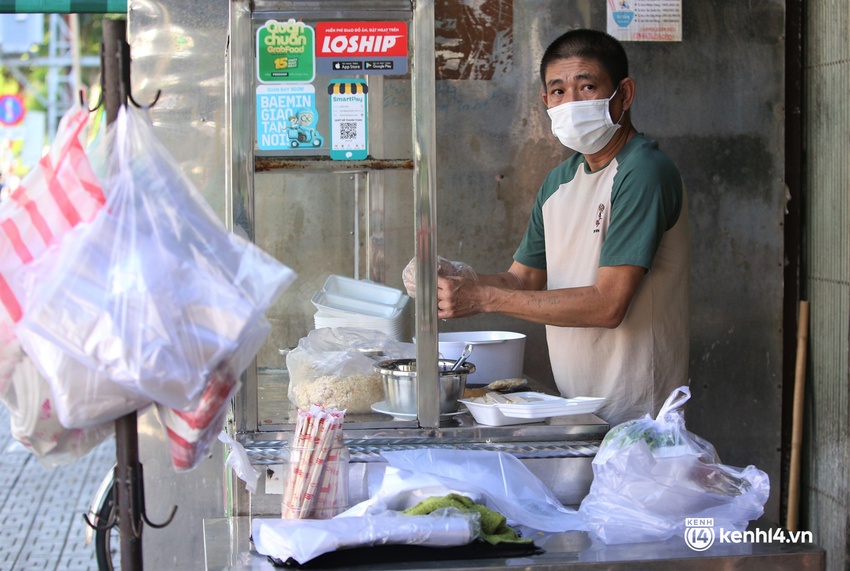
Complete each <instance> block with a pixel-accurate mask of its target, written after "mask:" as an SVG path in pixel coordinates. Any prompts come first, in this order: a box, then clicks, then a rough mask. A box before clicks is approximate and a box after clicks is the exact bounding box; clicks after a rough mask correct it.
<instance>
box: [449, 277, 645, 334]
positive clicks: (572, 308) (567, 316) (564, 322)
mask: <svg viewBox="0 0 850 571" xmlns="http://www.w3.org/2000/svg"><path fill="white" fill-rule="evenodd" d="M644 273H645V269H644V268H643V267H641V266H605V267H601V268H599V274H598V276H597V279H596V283H595V284H593V285H590V286H584V287H576V288H565V289H558V290H551V291H550V290H543V287H544V286H545V285H546V272H545V270H538V269H535V268H530V267H528V266H524V265H523V264H520V263H519V262H514V263H513V265H512V266H511V268H510V269H509V270H508V271H507V272H503V273H501V274H493V275H479V280H480V281H478V282H474V281H470V280H465V279H463V278H458V277H438V278H437V307H438V314H437V316H438V317H439V318H440V319H449V318H452V317H468V316H470V315H475V314H478V313H501V314H503V315H509V316H511V317H518V318H520V319H525V320H527V321H533V322H535V323H545V324H547V325H557V326H561V327H605V328H611V329H613V328H615V327H617V326H618V325H620V323H621V322H622V321H623V317H624V316H625V315H626V311H628V309H629V304H630V303H631V301H632V298H633V297H634V294H635V291H637V288H638V285H639V284H640V280H641V278H643V275H644Z"/></svg>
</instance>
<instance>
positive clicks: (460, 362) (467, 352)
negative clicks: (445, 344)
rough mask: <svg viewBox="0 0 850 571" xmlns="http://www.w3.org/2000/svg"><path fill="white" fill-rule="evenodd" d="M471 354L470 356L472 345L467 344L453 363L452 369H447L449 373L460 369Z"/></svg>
mask: <svg viewBox="0 0 850 571" xmlns="http://www.w3.org/2000/svg"><path fill="white" fill-rule="evenodd" d="M471 354H472V343H467V345H466V347H464V348H463V352H462V353H461V354H460V357H459V358H458V360H457V361H455V364H454V365H452V368H451V369H449V371H457V370H458V369H460V367H461V365H463V364H464V363H465V362H466V360H467V359H469V356H470V355H471Z"/></svg>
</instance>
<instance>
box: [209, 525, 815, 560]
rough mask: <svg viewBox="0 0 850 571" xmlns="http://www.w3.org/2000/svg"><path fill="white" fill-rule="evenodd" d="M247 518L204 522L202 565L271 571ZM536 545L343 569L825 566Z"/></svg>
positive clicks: (576, 544)
mask: <svg viewBox="0 0 850 571" xmlns="http://www.w3.org/2000/svg"><path fill="white" fill-rule="evenodd" d="M776 527H777V526H776V525H774V524H772V523H771V522H767V521H762V520H759V521H757V522H754V523H753V524H752V525H751V526H750V529H765V530H766V529H769V528H776ZM250 534H251V518H249V517H236V518H217V519H206V520H204V545H205V554H206V561H205V563H206V567H205V569H207V570H210V571H213V570H215V571H219V570H228V571H230V570H266V571H271V570H273V569H280V568H279V567H275V566H274V565H273V564H272V563H271V562H270V561H269V560H268V559H267V558H266V557H265V556H263V555H260V554H259V553H257V552H256V551H253V550H252V548H251V543H250V539H249V537H250ZM535 543H536V544H537V545H538V546H540V547H542V548H543V549H545V550H546V552H545V553H542V554H540V555H532V556H527V557H519V558H507V559H506V558H487V559H476V560H456V561H418V562H417V561H411V562H406V563H404V564H386V563H384V564H369V565H368V566H366V565H362V566H354V565H346V567H345V568H346V569H355V570H356V569H363V570H364V571H365V570H367V569H368V570H369V571H373V570H375V571H378V570H390V569H402V568H403V569H405V570H408V571H410V570H418V569H421V570H426V569H442V570H446V569H448V570H451V569H457V570H461V569H462V570H466V571H468V570H474V569H481V570H486V569H504V568H507V567H516V568H521V569H535V570H546V571H549V570H556V569H578V568H581V569H609V570H624V571H625V570H629V571H641V570H647V571H648V570H653V571H656V570H660V571H665V570H670V571H674V570H675V571H680V570H685V571H687V570H691V571H715V570H717V569H735V570H736V571H742V570H752V571H763V570H764V569H772V570H787V571H804V570H812V571H815V570H822V569H824V568H825V565H826V552H825V551H824V550H823V549H822V548H820V547H818V546H817V545H815V544H810V543H808V544H807V543H799V544H789V543H721V542H719V541H715V543H714V544H713V545H712V546H711V547H710V548H709V549H708V550H706V551H703V552H697V551H693V550H692V549H690V548H689V547H688V546H687V545H686V544H685V541H684V539H683V538H680V537H673V538H671V539H669V540H667V541H661V542H650V543H632V544H621V545H605V544H604V543H602V542H600V541H598V540H593V539H591V538H590V536H589V535H588V534H587V533H585V532H580V531H571V532H564V533H555V534H549V535H546V536H541V537H538V538H535Z"/></svg>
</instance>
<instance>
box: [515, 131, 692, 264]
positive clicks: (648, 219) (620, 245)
mask: <svg viewBox="0 0 850 571" xmlns="http://www.w3.org/2000/svg"><path fill="white" fill-rule="evenodd" d="M580 169H581V171H580ZM610 170H616V173H615V174H614V175H613V176H610V172H608V171H610ZM582 171H583V172H584V174H589V175H590V176H588V177H580V180H577V177H576V175H577V174H579V173H580V172H582ZM589 185H593V186H596V187H598V186H599V185H602V188H596V189H594V190H595V191H596V193H595V195H596V196H599V195H600V194H607V195H608V197H607V200H604V201H603V200H602V199H601V197H600V201H599V203H598V204H597V203H593V204H592V205H591V206H592V210H591V212H587V211H579V210H577V209H573V208H569V203H570V201H569V200H566V201H565V202H566V204H565V206H567V207H568V208H564V209H558V212H556V213H554V214H555V215H556V216H557V219H544V216H543V209H544V205H545V204H546V202H547V201H548V200H549V199H550V198H551V197H552V196H553V195H555V193H556V192H558V191H559V190H561V191H562V192H565V193H572V194H577V195H581V194H583V195H586V194H587V193H588V192H589V191H588V186H589ZM600 191H601V192H600ZM600 205H602V210H601V211H600ZM681 210H682V179H681V176H680V175H679V170H678V169H677V168H676V165H675V164H673V162H672V161H671V160H670V158H669V157H668V156H667V155H666V154H664V153H663V152H661V151H660V150H659V149H658V144H657V143H656V142H655V141H651V140H649V139H647V138H645V137H643V136H642V135H635V136H634V137H632V139H631V140H630V141H629V142H628V143H626V146H625V147H623V149H622V150H621V151H620V153H619V154H618V155H617V156H616V158H615V159H614V161H612V162H611V163H609V164H608V165H607V166H605V167H603V168H602V169H599V170H598V171H596V172H595V173H590V171H588V167H587V161H586V160H585V158H584V156H583V155H581V154H579V153H576V154H574V155H573V156H571V157H570V158H569V159H567V160H566V161H564V162H563V163H561V164H560V165H559V166H557V167H555V168H554V169H553V170H552V171H551V172H550V173H549V175H548V176H547V177H546V180H545V181H544V182H543V186H542V187H541V189H540V191H539V193H538V195H537V200H536V201H535V204H534V208H533V210H532V212H531V220H530V223H529V225H528V229H527V231H526V233H525V236H524V238H523V240H522V242H521V243H520V246H519V248H518V249H517V252H516V254H515V255H514V259H515V260H516V261H518V262H520V263H521V264H525V265H526V266H530V267H533V268H538V269H543V270H545V269H548V263H549V260H547V256H546V250H547V248H546V240H545V226H546V224H556V225H559V226H561V225H572V224H575V225H578V226H579V227H581V228H582V229H585V228H587V224H588V221H590V222H592V223H593V224H594V227H593V228H592V229H593V230H600V233H601V230H602V229H601V228H600V226H601V225H602V224H603V223H605V221H606V220H607V225H606V228H605V229H604V243H603V244H602V248H601V251H600V253H599V257H598V260H597V262H598V263H597V267H598V266H617V265H624V264H629V265H635V266H643V267H644V268H646V269H649V268H651V266H652V258H653V256H654V255H655V252H656V250H657V249H658V244H659V243H660V242H661V236H662V235H663V234H664V232H666V231H667V230H669V229H670V228H672V227H673V225H674V224H675V223H676V221H677V220H678V219H679V214H680V212H681ZM597 222H598V223H599V224H598V225H597Z"/></svg>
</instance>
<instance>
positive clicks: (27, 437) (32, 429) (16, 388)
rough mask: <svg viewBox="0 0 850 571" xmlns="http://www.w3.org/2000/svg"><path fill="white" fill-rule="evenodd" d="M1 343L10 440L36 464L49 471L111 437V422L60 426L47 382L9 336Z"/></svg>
mask: <svg viewBox="0 0 850 571" xmlns="http://www.w3.org/2000/svg"><path fill="white" fill-rule="evenodd" d="M9 333H10V332H9ZM0 343H2V344H0V361H2V362H3V363H4V365H3V366H2V367H0V402H2V403H3V404H4V405H5V406H6V408H7V409H8V411H9V424H10V429H11V433H12V437H13V438H14V439H15V440H17V441H18V442H20V443H21V444H23V445H24V447H25V448H26V449H27V450H29V451H30V452H31V453H32V454H33V455H34V456H35V457H36V458H37V459H38V460H39V462H41V463H42V464H43V465H44V466H47V467H49V468H53V467H56V466H62V465H65V464H70V463H71V462H73V461H75V460H77V459H79V458H81V457H83V456H85V455H86V454H87V453H88V452H89V451H90V450H92V449H93V448H94V447H95V446H97V445H98V444H100V443H101V442H103V441H104V440H106V439H107V438H109V437H110V436H112V434H113V432H114V425H113V423H106V424H103V425H99V426H95V427H92V428H89V429H85V430H82V429H68V428H65V427H64V426H62V424H61V423H60V421H59V417H58V415H57V413H56V406H55V403H54V399H53V395H52V394H51V392H50V387H49V385H48V384H47V381H45V380H44V379H43V378H42V377H41V376H40V375H39V373H38V370H37V369H36V368H35V366H34V365H33V364H32V361H30V359H29V358H28V357H27V356H26V355H24V354H23V352H22V351H21V350H20V346H19V345H18V343H17V342H16V341H15V340H14V339H11V338H10V337H9V335H8V334H5V335H4V334H2V333H0Z"/></svg>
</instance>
